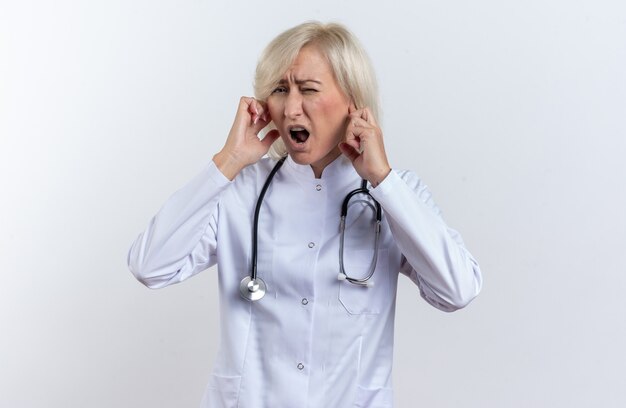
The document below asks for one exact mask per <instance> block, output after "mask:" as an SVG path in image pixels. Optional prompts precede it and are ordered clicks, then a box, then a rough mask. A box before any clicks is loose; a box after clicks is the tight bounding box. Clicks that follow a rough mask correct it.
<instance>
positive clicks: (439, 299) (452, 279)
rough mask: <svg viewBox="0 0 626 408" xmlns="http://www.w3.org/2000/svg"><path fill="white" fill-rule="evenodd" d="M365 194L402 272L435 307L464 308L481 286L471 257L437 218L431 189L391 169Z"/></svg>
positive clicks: (416, 178) (409, 175) (479, 273)
mask: <svg viewBox="0 0 626 408" xmlns="http://www.w3.org/2000/svg"><path fill="white" fill-rule="evenodd" d="M370 193H371V194H372V196H373V197H374V198H375V199H376V200H377V201H378V202H379V203H380V205H381V207H382V208H383V210H384V214H385V217H386V219H387V221H388V223H389V226H390V228H391V232H392V234H393V237H394V239H395V240H396V243H397V245H398V247H399V248H400V251H401V252H402V261H401V271H400V272H402V273H403V274H405V275H407V276H408V277H409V278H410V279H411V280H412V281H413V282H415V284H417V286H418V287H419V289H420V294H421V296H422V297H423V298H424V299H425V300H426V301H427V302H428V303H430V304H431V305H433V306H434V307H436V308H438V309H440V310H443V311H447V312H452V311H454V310H457V309H460V308H463V307H465V306H466V305H467V304H469V302H471V301H472V299H474V298H475V297H476V296H477V295H478V293H479V292H480V289H481V287H482V275H481V272H480V268H479V266H478V263H477V262H476V260H475V259H474V258H473V257H472V255H471V254H470V253H469V251H468V250H467V249H466V248H465V245H464V243H463V240H462V238H461V235H460V234H459V233H458V232H457V231H455V230H453V229H452V228H449V227H448V226H447V225H446V224H445V222H444V221H443V219H442V217H441V213H440V210H439V208H437V206H436V205H435V203H434V201H433V199H432V196H431V194H430V191H429V190H428V188H427V187H426V186H425V185H424V184H423V183H422V181H421V180H420V179H419V178H418V177H417V176H416V175H415V174H413V173H412V172H397V171H391V172H390V173H389V175H388V176H387V177H386V178H385V179H384V180H383V182H381V183H380V184H379V185H378V186H377V187H376V188H374V189H371V190H370Z"/></svg>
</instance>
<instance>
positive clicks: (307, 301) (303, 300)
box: [302, 298, 309, 306]
mask: <svg viewBox="0 0 626 408" xmlns="http://www.w3.org/2000/svg"><path fill="white" fill-rule="evenodd" d="M302 304H303V305H305V306H306V305H308V304H309V300H308V299H307V298H302Z"/></svg>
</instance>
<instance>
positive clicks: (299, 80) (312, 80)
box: [278, 79, 322, 85]
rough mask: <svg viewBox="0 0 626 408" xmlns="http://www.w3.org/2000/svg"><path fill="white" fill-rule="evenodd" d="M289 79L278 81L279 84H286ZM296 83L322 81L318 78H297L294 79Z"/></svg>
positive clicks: (317, 82)
mask: <svg viewBox="0 0 626 408" xmlns="http://www.w3.org/2000/svg"><path fill="white" fill-rule="evenodd" d="M287 82H288V81H287V80H286V79H281V80H280V81H278V84H279V85H284V84H286V83H287ZM294 82H295V83H296V85H302V84H305V83H307V82H314V83H316V84H319V85H322V83H321V82H320V81H318V80H317V79H296V80H295V81H294Z"/></svg>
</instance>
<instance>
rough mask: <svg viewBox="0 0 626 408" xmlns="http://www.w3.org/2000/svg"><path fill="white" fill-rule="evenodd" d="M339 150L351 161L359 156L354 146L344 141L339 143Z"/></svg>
mask: <svg viewBox="0 0 626 408" xmlns="http://www.w3.org/2000/svg"><path fill="white" fill-rule="evenodd" d="M339 150H341V153H343V155H344V156H346V157H347V158H348V159H350V161H351V162H354V161H355V160H356V159H357V158H358V157H359V156H360V155H359V152H358V151H357V150H356V149H355V148H354V147H352V146H350V145H349V144H347V143H344V142H341V143H339Z"/></svg>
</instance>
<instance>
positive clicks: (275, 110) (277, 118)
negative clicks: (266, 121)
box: [267, 100, 283, 123]
mask: <svg viewBox="0 0 626 408" xmlns="http://www.w3.org/2000/svg"><path fill="white" fill-rule="evenodd" d="M267 110H268V111H269V112H270V116H271V118H272V120H273V121H274V123H279V122H282V118H283V115H282V112H283V111H282V110H281V107H280V103H277V102H275V101H269V100H268V101H267Z"/></svg>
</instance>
